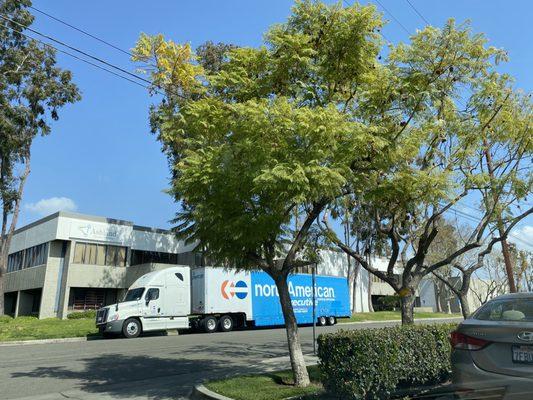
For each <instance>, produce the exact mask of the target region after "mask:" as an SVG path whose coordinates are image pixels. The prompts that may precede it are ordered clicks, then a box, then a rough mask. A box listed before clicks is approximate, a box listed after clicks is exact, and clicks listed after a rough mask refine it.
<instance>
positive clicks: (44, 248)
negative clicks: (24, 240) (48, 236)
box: [7, 243, 48, 272]
mask: <svg viewBox="0 0 533 400" xmlns="http://www.w3.org/2000/svg"><path fill="white" fill-rule="evenodd" d="M47 255H48V243H43V244H39V245H37V246H33V247H30V248H28V249H25V250H21V251H17V252H16V253H13V254H10V255H9V256H8V258H7V272H14V271H19V270H21V269H24V268H31V267H37V266H39V265H44V264H46V258H47Z"/></svg>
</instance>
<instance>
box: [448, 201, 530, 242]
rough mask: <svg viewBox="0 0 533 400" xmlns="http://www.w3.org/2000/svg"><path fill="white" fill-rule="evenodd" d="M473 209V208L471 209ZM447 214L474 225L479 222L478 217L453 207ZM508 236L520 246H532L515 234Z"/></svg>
mask: <svg viewBox="0 0 533 400" xmlns="http://www.w3.org/2000/svg"><path fill="white" fill-rule="evenodd" d="M471 208H472V209H473V207H471ZM448 212H454V213H455V214H456V215H457V214H459V215H460V216H461V217H463V218H465V219H468V220H470V221H472V222H475V223H479V222H481V219H480V218H479V217H475V216H473V215H471V214H468V213H466V212H464V211H461V210H458V209H457V208H454V207H450V208H449V210H448ZM509 236H511V237H512V238H513V239H515V240H517V241H518V242H520V243H522V244H525V245H527V246H530V247H533V244H531V243H529V242H527V241H526V240H524V239H522V238H521V237H519V236H516V235H515V234H513V233H511V232H509Z"/></svg>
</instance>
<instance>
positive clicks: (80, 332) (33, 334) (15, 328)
mask: <svg viewBox="0 0 533 400" xmlns="http://www.w3.org/2000/svg"><path fill="white" fill-rule="evenodd" d="M97 332H98V330H97V329H96V327H95V325H94V319H92V318H91V319H64V320H61V319H57V318H47V319H38V318H36V317H18V318H11V317H0V342H9V341H14V340H36V339H57V338H70V337H85V336H93V335H95V334H96V333H97Z"/></svg>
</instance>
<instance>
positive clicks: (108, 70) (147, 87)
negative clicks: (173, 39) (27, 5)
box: [9, 27, 150, 89]
mask: <svg viewBox="0 0 533 400" xmlns="http://www.w3.org/2000/svg"><path fill="white" fill-rule="evenodd" d="M9 28H10V29H11V30H13V31H15V32H17V33H19V34H21V35H22V36H24V37H26V38H28V39H32V40H35V41H36V42H39V43H41V44H43V45H44V46H47V47H50V48H52V49H54V50H56V51H58V52H60V53H63V54H66V55H68V56H70V57H72V58H75V59H77V60H79V61H82V62H84V63H87V64H89V65H92V66H93V67H96V68H99V69H101V70H103V71H106V72H109V73H110V74H112V75H115V76H116V77H119V78H122V79H124V80H126V81H129V82H131V83H134V84H136V85H137V86H141V87H143V88H145V89H150V87H149V86H145V85H143V84H142V83H140V82H138V81H135V80H133V79H130V78H128V77H126V76H123V75H120V74H117V73H116V72H114V71H111V70H110V69H108V68H105V67H102V66H101V65H98V64H95V63H93V62H91V61H89V60H85V59H83V58H81V57H78V56H77V55H75V54H72V53H69V52H68V51H65V50H62V49H58V48H57V47H55V46H53V45H51V44H49V43H46V42H43V41H42V40H40V39H37V38H34V37H32V36H30V35H28V34H26V33H24V32H22V31H19V30H18V29H15V28H12V27H9Z"/></svg>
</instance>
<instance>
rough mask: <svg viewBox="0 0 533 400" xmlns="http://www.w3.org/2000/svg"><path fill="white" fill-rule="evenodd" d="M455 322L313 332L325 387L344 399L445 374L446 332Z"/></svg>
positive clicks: (383, 393)
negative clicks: (315, 333) (325, 332)
mask: <svg viewBox="0 0 533 400" xmlns="http://www.w3.org/2000/svg"><path fill="white" fill-rule="evenodd" d="M455 327H456V326H455V325H450V324H446V325H419V326H405V327H402V326H398V327H391V328H382V329H361V330H352V331H339V332H337V333H331V334H324V335H320V336H319V338H318V357H319V360H320V361H319V366H320V369H321V372H322V379H323V381H322V383H323V385H324V388H325V389H326V390H327V391H328V392H330V393H331V394H333V395H334V396H337V397H339V398H343V399H365V400H370V399H382V398H387V397H388V396H389V395H390V394H391V393H392V392H393V391H395V390H396V389H401V388H403V387H409V386H423V385H430V384H435V383H438V382H441V381H444V380H446V379H447V378H448V377H449V375H450V368H451V366H450V350H451V348H450V343H449V340H448V336H449V333H450V332H451V331H452V330H453V329H454V328H455Z"/></svg>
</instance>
